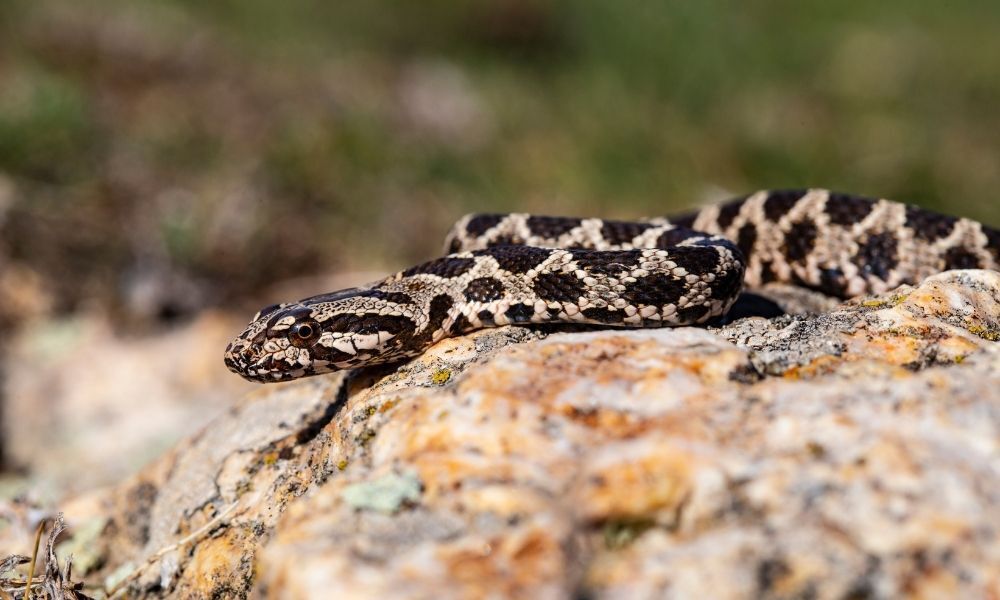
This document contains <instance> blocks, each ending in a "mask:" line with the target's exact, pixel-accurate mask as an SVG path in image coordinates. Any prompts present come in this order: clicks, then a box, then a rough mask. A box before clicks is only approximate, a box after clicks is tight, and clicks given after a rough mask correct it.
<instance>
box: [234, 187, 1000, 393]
mask: <svg viewBox="0 0 1000 600" xmlns="http://www.w3.org/2000/svg"><path fill="white" fill-rule="evenodd" d="M446 244H447V251H448V252H449V254H448V255H447V256H445V257H443V258H439V259H436V260H432V261H430V262H427V263H424V264H421V265H417V266H415V267H412V268H410V269H407V270H405V271H402V272H400V273H397V274H395V275H392V276H390V277H388V278H386V279H384V280H382V281H379V282H376V283H374V284H371V285H369V286H365V287H361V288H352V289H348V290H342V291H338V292H333V293H330V294H323V295H320V296H314V297H312V298H307V299H305V300H301V301H299V302H293V303H289V304H281V305H275V306H271V307H268V308H265V309H264V310H262V311H260V312H259V313H258V314H257V315H255V316H254V318H253V320H252V321H251V323H250V324H249V326H248V327H247V329H246V330H245V331H244V332H243V333H242V334H241V335H240V336H239V337H238V338H237V339H236V340H234V341H233V342H232V343H231V344H230V345H229V347H228V348H227V349H226V355H225V362H226V365H227V366H228V367H229V368H230V369H231V370H232V371H234V372H236V373H238V374H240V375H242V376H243V377H245V378H247V379H250V380H253V381H260V382H272V381H285V380H288V379H293V378H297V377H303V376H308V375H316V374H319V373H325V372H331V371H337V370H342V369H350V368H356V367H361V366H367V365H373V364H379V363H386V362H393V361H398V360H401V359H403V358H406V357H410V356H415V355H418V354H420V353H421V352H423V351H424V350H425V349H426V348H427V347H428V346H430V345H432V344H434V343H435V342H437V341H439V340H440V339H442V338H444V337H447V336H451V335H457V334H461V333H465V332H468V331H471V330H474V329H478V328H482V327H492V326H497V325H506V324H525V323H547V322H574V323H593V324H599V325H604V326H620V327H661V326H679V325H693V324H697V323H704V322H705V321H707V320H709V319H711V318H713V317H717V316H720V315H723V314H724V313H725V312H726V311H727V310H728V309H729V307H730V306H731V305H732V304H733V302H734V301H735V299H736V298H737V296H738V295H739V293H740V291H741V289H742V287H743V285H744V284H746V285H747V286H749V287H751V288H753V287H756V286H760V285H761V284H763V283H767V282H771V281H779V282H786V283H792V284H796V285H801V286H804V287H808V288H812V289H815V290H819V291H821V292H824V293H826V294H829V295H832V296H837V297H840V298H848V297H853V296H858V295H862V294H868V293H881V292H884V291H887V290H889V289H892V288H894V287H896V286H899V285H901V284H904V283H916V282H918V281H920V280H921V279H923V278H924V277H927V276H929V275H932V274H934V273H938V272H940V271H944V270H947V269H960V268H984V269H994V270H998V265H1000V231H998V230H996V229H992V228H989V227H986V226H985V225H982V224H980V223H977V222H975V221H971V220H969V219H961V218H954V217H949V216H945V215H939V214H936V213H932V212H929V211H926V210H923V209H920V208H916V207H912V206H907V205H904V204H900V203H897V202H892V201H889V200H876V199H870V198H862V197H858V196H849V195H844V194H837V193H833V192H828V191H826V190H804V191H803V190H800V191H774V192H766V191H764V192H757V193H755V194H752V195H750V196H747V197H745V198H741V199H738V200H734V201H731V202H728V203H725V204H721V205H717V206H710V207H708V208H705V209H702V210H701V211H699V212H697V213H693V214H690V215H687V216H684V217H681V218H677V219H672V220H671V219H651V220H648V221H634V222H632V221H609V220H603V219H579V218H569V217H545V216H536V215H528V214H506V215H498V214H477V215H469V216H466V217H464V218H463V219H462V220H460V221H459V222H458V223H457V224H456V225H455V226H454V227H453V228H452V231H451V233H450V234H449V236H448V240H447V242H446Z"/></svg>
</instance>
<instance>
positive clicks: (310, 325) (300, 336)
mask: <svg viewBox="0 0 1000 600" xmlns="http://www.w3.org/2000/svg"><path fill="white" fill-rule="evenodd" d="M318 337H319V324H318V323H316V322H315V321H302V322H301V323H296V324H295V325H293V326H292V330H291V331H290V332H289V336H288V341H290V342H291V343H292V345H293V346H296V347H299V348H307V347H309V346H311V345H312V342H313V341H315V340H316V338H318Z"/></svg>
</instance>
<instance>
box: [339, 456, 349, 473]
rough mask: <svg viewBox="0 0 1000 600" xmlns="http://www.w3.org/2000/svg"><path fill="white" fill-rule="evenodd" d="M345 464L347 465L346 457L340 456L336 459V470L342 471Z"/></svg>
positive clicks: (345, 466)
mask: <svg viewBox="0 0 1000 600" xmlns="http://www.w3.org/2000/svg"><path fill="white" fill-rule="evenodd" d="M347 465H348V462H347V459H346V458H342V459H340V460H339V461H337V470H339V471H343V470H344V469H346V468H347Z"/></svg>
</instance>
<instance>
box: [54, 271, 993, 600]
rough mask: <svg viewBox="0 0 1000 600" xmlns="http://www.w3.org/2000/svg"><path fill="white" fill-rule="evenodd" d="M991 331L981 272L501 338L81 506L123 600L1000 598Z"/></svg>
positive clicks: (438, 350)
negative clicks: (695, 323) (765, 309)
mask: <svg viewBox="0 0 1000 600" xmlns="http://www.w3.org/2000/svg"><path fill="white" fill-rule="evenodd" d="M998 332H1000V274H997V273H993V272H987V271H954V272H948V273H943V274H941V275H938V276H936V277H932V278H929V279H927V280H926V281H924V282H923V283H922V284H920V285H918V286H913V287H904V288H900V289H898V290H895V291H893V292H891V293H889V294H886V295H884V296H880V297H875V298H867V299H860V300H856V301H852V302H848V303H845V304H842V305H840V306H838V307H836V308H834V309H833V310H830V311H828V312H822V313H820V314H812V315H809V314H799V315H789V316H783V317H779V318H775V319H762V318H749V319H743V320H740V321H737V322H735V323H731V324H728V325H725V326H722V327H718V328H711V329H699V328H680V329H664V330H640V331H630V330H601V331H593V330H591V331H588V332H583V333H581V332H572V333H566V332H553V331H552V330H538V329H528V328H513V327H505V328H498V329H494V330H485V331H480V332H476V333H473V334H470V335H467V336H464V337H461V338H456V339H451V340H446V341H444V342H442V343H441V344H438V345H437V346H435V347H434V348H432V349H431V351H429V352H428V353H427V354H425V355H424V356H422V357H419V358H417V359H415V360H413V361H410V362H409V363H407V364H405V365H401V366H398V367H381V368H375V369H369V370H364V371H358V372H351V373H348V374H346V375H337V376H327V377H317V378H313V379H310V380H303V381H299V382H293V383H290V384H284V385H278V386H272V387H266V388H262V389H261V390H259V391H257V392H255V393H253V394H251V395H250V396H249V397H248V398H246V399H245V400H244V401H242V402H241V403H239V404H237V405H236V406H235V407H234V408H233V409H232V410H231V411H230V412H229V413H228V414H226V415H223V416H221V417H220V418H218V419H217V420H216V421H215V422H214V423H213V424H212V425H211V426H210V427H208V428H206V429H205V430H203V431H202V432H200V433H198V434H196V435H194V436H193V437H192V438H190V439H189V440H188V441H186V442H185V443H183V444H181V445H179V446H177V447H175V448H174V449H173V450H172V451H170V452H169V453H168V454H166V455H165V456H163V457H162V458H161V459H160V460H159V461H157V462H155V463H154V464H152V465H150V466H149V467H147V468H146V469H145V470H143V471H142V472H140V473H139V474H138V475H136V476H135V477H134V478H133V479H131V480H129V481H127V482H125V483H122V484H120V485H118V486H116V487H114V488H112V489H110V490H108V491H106V492H103V493H102V494H101V495H100V496H99V501H89V502H85V503H78V504H73V503H70V505H69V506H67V510H66V512H67V517H68V518H69V519H70V520H73V519H84V518H93V517H94V516H95V514H99V515H101V516H103V517H104V518H106V519H107V520H108V523H109V524H108V526H107V527H106V529H105V535H104V538H103V541H102V551H103V561H101V562H100V564H101V566H100V568H99V569H98V570H96V571H95V572H94V573H91V574H90V575H89V576H90V577H94V578H99V577H101V576H104V575H107V574H110V573H112V572H114V571H115V570H116V569H118V568H120V567H121V565H123V564H132V565H135V570H134V574H133V575H131V576H130V579H128V581H127V582H126V583H125V584H123V588H124V589H127V591H128V594H129V596H130V597H168V596H170V597H178V596H180V597H229V596H235V597H243V596H245V595H247V594H249V593H250V592H251V591H255V592H256V593H257V594H259V595H260V596H261V597H281V598H306V597H414V598H418V597H429V596H435V597H456V598H457V597H487V596H489V597H538V598H548V597H552V598H564V597H568V596H575V595H576V596H584V597H594V598H605V597H606V598H615V597H677V598H687V597H698V596H701V597H706V598H726V597H761V596H764V597H800V596H801V597H820V598H828V597H898V596H913V597H956V598H957V597H991V596H998V595H1000V571H998V570H997V568H996V565H998V564H1000V512H998V510H1000V509H998V508H997V507H998V506H1000V475H998V466H997V465H998V456H1000V441H998V440H1000V345H998V344H997V342H996V336H997V333H998ZM442 373H447V374H448V375H447V377H445V376H443V375H442ZM74 506H76V507H77V510H76V514H74V511H73V510H71V509H72V508H73V507H74ZM172 546H173V547H172ZM164 548H167V549H168V550H170V551H169V552H163V549H164Z"/></svg>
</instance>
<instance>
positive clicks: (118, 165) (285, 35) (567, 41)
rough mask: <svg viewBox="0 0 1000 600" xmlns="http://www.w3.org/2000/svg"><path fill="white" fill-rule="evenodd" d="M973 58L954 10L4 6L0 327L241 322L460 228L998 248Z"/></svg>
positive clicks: (966, 10) (983, 62)
mask: <svg viewBox="0 0 1000 600" xmlns="http://www.w3.org/2000/svg"><path fill="white" fill-rule="evenodd" d="M998 32H1000V3H996V2H983V1H974V0H956V1H953V2H949V3H932V2H914V1H912V0H905V1H904V0H889V1H884V2H870V1H860V0H848V1H841V2H824V3H802V2H793V1H790V0H784V1H778V2H769V3H757V4H747V3H735V2H719V1H716V0H706V1H699V2H679V1H670V2H640V1H635V0H615V1H613V2H608V1H607V0H601V1H598V0H581V1H577V2H568V1H562V0H477V1H472V2H446V1H443V0H424V1H422V2H410V1H390V0H367V1H366V2H354V3H345V2H320V1H308V0H297V1H286V2H280V3H278V2H273V1H270V0H239V1H236V0H226V1H217V2H197V1H194V0H169V1H168V0H155V1H154V0H128V1H124V0H123V1H111V0H108V1H100V2H97V1H90V0H65V1H60V0H3V2H0V226H2V231H0V244H2V246H0V251H2V257H3V258H2V260H3V261H4V264H5V265H6V266H7V267H8V268H7V269H5V273H6V274H5V275H4V276H3V277H2V279H3V281H0V300H2V303H0V304H2V305H3V306H4V309H3V310H4V311H5V313H4V315H3V316H4V318H6V319H8V320H12V319H15V320H16V319H17V318H20V316H21V314H22V313H24V312H25V311H28V312H31V311H35V312H39V311H48V312H64V311H70V310H73V309H77V308H81V307H87V306H93V305H97V306H103V307H109V310H112V311H116V312H117V313H119V314H122V315H124V316H125V317H129V318H126V319H123V320H122V321H121V322H122V323H132V322H138V323H142V322H145V321H148V320H153V321H156V320H162V319H171V318H173V317H177V316H184V315H186V314H190V313H191V312H192V311H194V310H196V309H197V308H198V307H201V306H213V305H214V306H227V307H238V308H240V309H241V310H243V309H246V310H251V309H252V308H254V305H255V304H256V303H258V302H260V301H263V300H268V301H270V300H272V299H271V298H264V296H266V295H267V293H266V291H265V290H267V288H268V286H270V285H272V284H273V283H274V282H276V281H280V280H283V279H287V278H291V277H296V276H300V275H306V274H311V273H320V272H322V273H331V272H340V271H351V270H375V271H379V270H385V271H389V270H394V269H396V268H401V267H404V266H407V265H408V264H411V263H413V262H415V261H418V260H422V259H425V258H429V257H432V256H434V255H436V254H438V253H439V252H440V247H441V238H442V237H443V235H444V233H445V231H446V228H447V227H448V225H449V224H450V223H451V222H453V221H454V220H456V219H457V218H458V217H459V216H460V215H462V214H463V213H465V212H469V211H506V210H515V209H516V210H526V211H536V212H543V213H549V214H560V213H575V214H583V215H595V216H598V215H599V216H617V217H634V216H644V215H647V216H648V215H663V214H669V213H671V212H675V211H678V210H682V209H684V208H689V207H692V206H694V205H697V204H699V203H704V202H708V201H713V200H718V199H723V198H726V197H728V196H732V195H741V194H744V193H747V192H750V191H753V190H756V189H760V188H774V187H799V186H822V187H830V188H835V189H838V190H841V191H850V192H856V193H861V194H866V195H874V196H882V197H890V198H894V199H899V200H905V201H908V202H913V203H917V204H921V205H924V206H928V207H931V208H935V209H938V210H942V211H946V212H949V213H953V214H960V215H965V216H970V217H974V218H977V219H981V220H984V221H987V222H990V223H992V224H1000V204H998V202H997V200H996V193H997V190H998V189H1000V135H998V134H1000V110H998V106H1000V102H998V101H1000V35H998ZM317 291H319V290H317Z"/></svg>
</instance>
